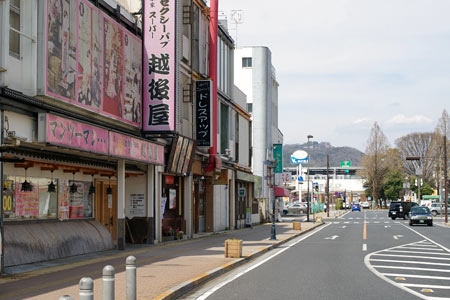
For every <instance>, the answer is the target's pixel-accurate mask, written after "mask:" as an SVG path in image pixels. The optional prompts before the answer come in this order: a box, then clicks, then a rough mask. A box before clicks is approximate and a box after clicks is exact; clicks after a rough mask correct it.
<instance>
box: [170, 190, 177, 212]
mask: <svg viewBox="0 0 450 300" xmlns="http://www.w3.org/2000/svg"><path fill="white" fill-rule="evenodd" d="M174 208H177V190H175V189H169V209H174Z"/></svg>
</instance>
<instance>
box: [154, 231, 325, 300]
mask: <svg viewBox="0 0 450 300" xmlns="http://www.w3.org/2000/svg"><path fill="white" fill-rule="evenodd" d="M323 224H325V223H321V224H318V225H316V226H314V227H311V228H309V229H306V230H305V231H301V232H299V233H296V234H294V235H293V236H290V237H288V238H286V239H284V240H280V241H279V242H277V243H275V244H272V245H270V246H268V247H265V248H262V249H261V250H259V251H257V252H254V253H252V254H250V255H248V256H245V257H243V258H240V259H237V260H235V261H232V262H230V263H228V264H225V265H222V266H220V267H218V268H215V269H213V270H211V271H209V272H206V273H203V274H201V275H199V276H196V277H194V278H192V279H190V280H187V281H185V282H182V283H180V284H178V285H176V286H174V287H173V288H171V289H169V290H167V291H165V292H164V293H162V294H160V295H159V296H157V297H155V298H153V300H172V299H176V298H178V297H180V296H182V295H184V294H186V293H187V292H189V291H191V290H193V289H194V288H196V287H198V286H200V285H202V284H205V283H206V282H208V281H209V280H211V279H214V278H216V277H218V276H220V275H222V274H224V273H226V272H228V271H231V270H232V269H235V268H237V267H239V266H241V265H243V264H245V263H247V262H248V261H250V260H252V259H254V258H256V257H259V256H261V255H262V254H264V253H265V252H268V251H270V250H272V249H275V248H277V247H279V246H280V245H283V244H285V243H287V242H288V241H290V240H292V239H295V238H296V237H298V236H300V235H303V234H305V233H307V232H310V231H312V230H314V229H316V228H318V227H320V226H322V225H323Z"/></svg>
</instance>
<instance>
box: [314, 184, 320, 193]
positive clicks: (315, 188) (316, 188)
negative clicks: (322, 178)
mask: <svg viewBox="0 0 450 300" xmlns="http://www.w3.org/2000/svg"><path fill="white" fill-rule="evenodd" d="M313 188H314V192H315V193H319V183H318V182H313Z"/></svg>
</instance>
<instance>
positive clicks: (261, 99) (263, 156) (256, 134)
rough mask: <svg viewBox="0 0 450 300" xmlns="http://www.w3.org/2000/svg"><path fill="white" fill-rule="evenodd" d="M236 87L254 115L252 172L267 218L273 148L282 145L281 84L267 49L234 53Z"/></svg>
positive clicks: (238, 50)
mask: <svg viewBox="0 0 450 300" xmlns="http://www.w3.org/2000/svg"><path fill="white" fill-rule="evenodd" d="M234 69H235V78H234V79H235V84H236V86H237V87H238V88H239V89H240V90H242V91H243V92H244V93H245V94H246V95H247V107H248V111H249V112H250V113H251V114H252V120H253V130H252V141H253V157H252V168H253V173H254V174H255V175H257V176H261V177H262V178H263V181H262V186H261V190H260V191H261V194H260V201H261V202H262V203H260V205H262V207H264V210H263V214H264V215H265V214H266V213H267V212H268V211H269V209H270V208H271V206H270V207H269V204H270V203H271V202H270V201H269V200H271V199H273V198H274V192H273V189H272V188H271V186H272V185H273V183H274V175H273V167H274V158H273V145H274V144H282V143H283V135H282V134H281V132H280V131H279V129H278V86H279V84H278V82H277V80H276V73H275V68H274V67H273V66H272V53H271V52H270V49H269V48H267V47H261V46H258V47H243V48H238V49H236V50H235V55H234Z"/></svg>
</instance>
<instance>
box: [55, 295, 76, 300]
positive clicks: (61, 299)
mask: <svg viewBox="0 0 450 300" xmlns="http://www.w3.org/2000/svg"><path fill="white" fill-rule="evenodd" d="M58 300H75V299H73V298H72V297H70V296H69V295H64V296H61V297H59V299H58Z"/></svg>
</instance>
